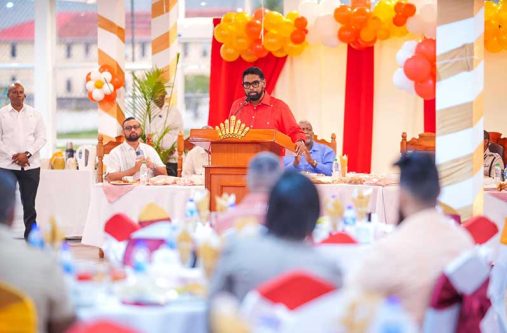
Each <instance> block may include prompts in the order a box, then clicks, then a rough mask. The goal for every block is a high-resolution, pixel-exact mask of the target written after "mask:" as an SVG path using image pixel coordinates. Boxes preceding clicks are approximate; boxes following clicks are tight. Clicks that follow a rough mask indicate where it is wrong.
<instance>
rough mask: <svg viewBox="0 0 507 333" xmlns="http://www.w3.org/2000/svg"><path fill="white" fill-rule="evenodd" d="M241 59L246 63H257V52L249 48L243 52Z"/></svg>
mask: <svg viewBox="0 0 507 333" xmlns="http://www.w3.org/2000/svg"><path fill="white" fill-rule="evenodd" d="M240 56H241V59H243V60H245V61H246V62H255V61H257V59H258V58H257V56H256V55H255V52H254V51H253V50H252V48H248V49H246V50H244V51H242V52H241V54H240Z"/></svg>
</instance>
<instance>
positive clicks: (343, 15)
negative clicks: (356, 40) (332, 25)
mask: <svg viewBox="0 0 507 333" xmlns="http://www.w3.org/2000/svg"><path fill="white" fill-rule="evenodd" d="M351 15H352V9H350V7H349V6H346V5H341V6H340V7H338V8H336V9H335V10H334V19H335V21H336V22H338V23H340V24H341V25H348V24H350V17H351Z"/></svg>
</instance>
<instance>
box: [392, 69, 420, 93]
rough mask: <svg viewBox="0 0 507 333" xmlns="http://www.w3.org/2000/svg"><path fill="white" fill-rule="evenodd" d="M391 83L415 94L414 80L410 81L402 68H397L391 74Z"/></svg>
mask: <svg viewBox="0 0 507 333" xmlns="http://www.w3.org/2000/svg"><path fill="white" fill-rule="evenodd" d="M393 83H394V85H395V86H396V87H398V88H400V89H402V90H405V91H407V92H409V93H412V94H415V85H414V81H411V80H410V79H409V78H408V77H407V76H406V75H405V73H404V72H403V68H398V69H397V70H396V72H394V75H393Z"/></svg>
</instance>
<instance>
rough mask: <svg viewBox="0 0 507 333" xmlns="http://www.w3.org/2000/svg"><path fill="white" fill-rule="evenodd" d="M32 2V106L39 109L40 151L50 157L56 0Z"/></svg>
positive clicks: (53, 134)
mask: <svg viewBox="0 0 507 333" xmlns="http://www.w3.org/2000/svg"><path fill="white" fill-rule="evenodd" d="M34 5H35V57H34V58H35V61H34V91H33V93H34V101H35V103H34V107H35V109H36V110H37V111H39V112H40V113H42V116H43V117H44V123H45V125H46V134H47V144H46V145H45V146H44V148H43V149H42V151H41V156H42V157H49V156H50V155H51V154H52V152H53V150H54V149H55V147H56V89H55V82H54V81H55V79H54V76H55V72H54V59H55V49H56V0H37V1H34Z"/></svg>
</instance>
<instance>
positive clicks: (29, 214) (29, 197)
mask: <svg viewBox="0 0 507 333" xmlns="http://www.w3.org/2000/svg"><path fill="white" fill-rule="evenodd" d="M2 170H5V171H9V172H11V173H12V174H13V175H14V176H15V177H16V179H17V181H18V184H19V192H20V194H21V203H22V204H23V220H24V222H25V233H24V237H25V239H27V238H28V234H29V233H30V230H31V229H32V226H33V225H34V224H35V221H36V218H37V212H36V211H35V197H36V196H37V188H38V187H39V179H40V168H36V169H31V170H9V169H2Z"/></svg>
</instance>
